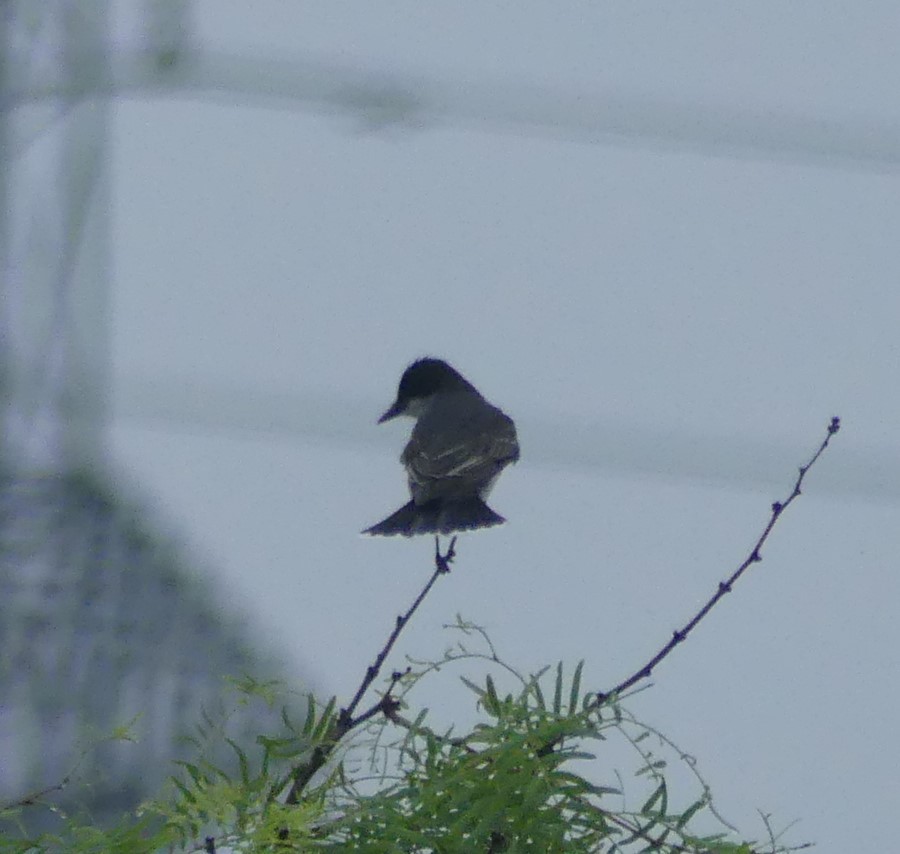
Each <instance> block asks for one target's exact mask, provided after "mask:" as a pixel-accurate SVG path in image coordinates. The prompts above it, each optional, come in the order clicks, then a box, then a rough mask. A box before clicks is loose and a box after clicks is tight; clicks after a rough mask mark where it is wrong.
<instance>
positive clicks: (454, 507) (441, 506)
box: [363, 496, 506, 537]
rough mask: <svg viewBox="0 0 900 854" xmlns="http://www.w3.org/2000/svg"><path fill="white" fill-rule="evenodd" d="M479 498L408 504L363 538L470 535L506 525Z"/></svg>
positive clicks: (500, 517)
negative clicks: (468, 533) (467, 533)
mask: <svg viewBox="0 0 900 854" xmlns="http://www.w3.org/2000/svg"><path fill="white" fill-rule="evenodd" d="M505 521H506V519H504V518H503V517H502V516H501V515H500V514H499V513H495V512H494V511H493V510H491V508H490V507H488V506H487V504H485V503H484V502H483V501H482V500H481V499H480V498H478V497H475V496H473V497H471V498H462V499H457V500H455V501H448V500H444V499H439V500H435V501H429V502H428V503H427V504H416V503H415V502H413V501H409V502H407V503H406V504H404V505H403V506H402V507H401V508H400V509H399V510H398V511H397V512H396V513H392V514H391V515H390V516H388V517H387V519H385V520H384V521H382V522H379V523H378V524H377V525H373V526H372V527H371V528H366V530H365V531H363V533H364V534H371V535H372V536H376V537H377V536H380V537H391V536H394V535H396V534H402V535H403V536H404V537H412V536H413V535H414V534H452V533H454V532H455V531H471V530H473V529H475V528H490V527H491V526H492V525H500V524H502V523H503V522H505Z"/></svg>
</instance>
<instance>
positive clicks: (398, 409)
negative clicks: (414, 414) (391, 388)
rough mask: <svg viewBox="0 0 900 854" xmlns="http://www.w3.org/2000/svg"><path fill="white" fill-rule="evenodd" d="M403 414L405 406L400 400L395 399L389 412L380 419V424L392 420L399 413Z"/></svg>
mask: <svg viewBox="0 0 900 854" xmlns="http://www.w3.org/2000/svg"><path fill="white" fill-rule="evenodd" d="M402 414H403V406H402V404H401V403H400V401H399V400H395V401H394V402H393V403H392V404H391V406H390V408H389V409H388V411H387V412H385V413H384V415H382V416H381V418H379V419H378V423H379V424H384V422H385V421H390V420H391V419H392V418H396V417H397V416H398V415H402Z"/></svg>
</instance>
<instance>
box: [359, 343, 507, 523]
mask: <svg viewBox="0 0 900 854" xmlns="http://www.w3.org/2000/svg"><path fill="white" fill-rule="evenodd" d="M398 415H408V416H410V417H411V418H415V419H416V425H415V427H413V431H412V436H411V437H410V440H409V443H408V444H407V446H406V447H405V448H404V449H403V453H402V454H401V455H400V462H402V463H403V465H404V466H405V467H406V477H407V480H408V482H409V493H410V495H411V496H412V499H411V500H410V501H409V502H408V503H406V504H404V505H403V507H401V508H400V509H399V510H398V511H397V512H396V513H392V514H391V515H390V516H388V517H387V519H385V520H384V521H383V522H379V523H378V524H377V525H373V526H372V527H371V528H367V529H366V530H365V531H363V533H364V534H373V535H381V536H391V535H394V534H402V535H403V536H404V537H411V536H412V535H413V534H452V533H453V532H454V531H468V530H471V529H473V528H488V527H490V526H491V525H499V524H501V523H502V522H505V521H506V520H505V519H504V518H503V517H502V516H500V515H499V514H497V513H495V512H494V511H493V510H491V508H490V507H488V506H487V504H485V499H486V498H487V496H488V493H489V492H490V491H491V487H492V486H493V485H494V481H495V480H496V479H497V477H498V475H499V474H500V472H501V471H503V469H504V468H505V467H506V466H507V465H509V464H510V463H514V462H515V461H516V460H518V459H519V443H518V441H517V439H516V425H515V424H513V421H512V419H511V418H510V417H509V416H507V415H506V414H505V413H503V412H501V411H500V410H499V409H497V407H496V406H491V404H490V403H488V402H487V401H486V400H485V399H484V398H483V397H482V396H481V395H480V394H479V393H478V391H477V389H476V388H475V386H473V385H472V384H471V383H470V382H469V381H468V380H466V379H465V378H464V377H463V376H462V375H461V374H460V373H459V372H458V371H456V370H454V369H453V368H451V367H450V365H448V364H447V363H446V362H443V361H441V360H440V359H430V358H429V359H419V360H418V361H416V362H413V363H412V364H411V365H410V366H409V367H408V368H407V369H406V370H405V371H404V372H403V376H402V377H401V378H400V387H399V389H398V390H397V399H396V400H395V401H394V402H393V403H392V404H391V406H390V408H389V409H388V410H387V412H385V413H384V415H382V416H381V418H379V419H378V423H379V424H383V423H384V422H385V421H389V420H390V419H391V418H396V417H397V416H398Z"/></svg>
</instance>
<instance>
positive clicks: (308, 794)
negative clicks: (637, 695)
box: [0, 619, 791, 854]
mask: <svg viewBox="0 0 900 854" xmlns="http://www.w3.org/2000/svg"><path fill="white" fill-rule="evenodd" d="M449 628H450V629H451V630H452V631H453V632H455V633H456V635H457V637H459V638H461V640H459V641H457V642H456V643H455V644H454V645H453V646H452V647H451V648H450V649H449V650H447V652H446V653H445V654H444V655H443V656H442V657H441V658H440V659H439V660H437V661H416V662H412V666H411V668H410V670H409V672H407V673H406V674H405V675H404V676H403V678H402V679H401V680H400V681H399V683H397V681H396V680H394V682H392V684H394V685H395V688H394V695H395V696H396V698H397V699H398V701H399V707H398V708H396V709H395V708H390V709H389V710H388V711H387V713H384V714H379V715H374V716H372V717H371V718H370V719H369V720H368V726H366V727H365V728H362V727H360V728H359V729H358V730H356V731H354V732H349V733H345V732H344V731H342V730H341V727H340V726H339V725H338V716H337V704H336V701H335V700H331V701H329V702H328V703H326V704H324V705H322V704H320V703H318V702H317V701H316V700H314V699H313V698H312V697H305V698H304V700H303V702H302V703H300V704H297V703H296V702H286V700H289V699H290V698H286V697H285V696H284V695H283V694H282V693H281V690H280V687H279V686H277V685H276V684H275V683H258V682H255V681H253V680H251V679H244V680H242V681H239V682H236V683H234V687H235V691H236V700H237V702H239V703H242V704H246V703H262V704H265V705H266V706H269V707H273V706H274V705H275V704H280V703H284V709H283V712H282V716H281V727H280V728H279V730H278V731H277V732H274V733H269V734H264V735H260V736H259V737H258V738H257V740H256V744H255V745H253V746H252V748H248V747H247V746H246V745H241V744H238V743H237V742H236V741H234V740H233V739H232V738H231V737H230V736H229V735H228V732H227V726H226V725H225V722H223V721H215V720H213V719H212V718H210V717H209V716H204V720H203V721H202V722H201V723H200V724H199V725H198V727H197V733H196V736H195V737H194V738H193V739H192V741H193V743H194V744H195V747H196V757H195V758H194V759H192V760H191V761H189V762H181V763H179V767H178V773H177V774H176V776H175V777H173V779H172V783H171V788H170V790H169V791H167V792H166V793H164V794H163V795H162V796H160V797H159V798H158V799H156V800H154V801H153V802H151V803H147V804H145V805H144V806H143V807H142V808H141V810H140V811H139V812H138V814H137V815H134V816H129V817H126V818H125V819H124V820H123V821H122V823H121V825H120V826H119V827H116V828H113V829H112V830H106V831H102V830H100V829H97V828H95V827H91V826H90V823H84V822H78V821H76V820H74V819H71V820H70V821H69V822H68V826H67V833H66V834H65V835H64V836H58V837H50V836H44V837H41V838H38V839H33V840H30V841H12V840H0V852H3V854H7V852H16V854H26V853H27V854H43V852H62V851H65V852H70V854H87V852H91V853H92V854H93V852H129V854H131V852H145V851H146V852H153V851H203V850H212V849H211V848H208V847H207V843H206V842H205V841H204V840H205V839H206V838H210V839H212V840H213V841H214V845H215V849H216V850H218V851H225V850H228V851H235V852H238V851H240V852H276V851H277V852H288V851H290V852H321V851H326V852H327V851H333V852H345V851H347V852H350V851H358V852H365V854H369V852H371V854H376V852H384V854H393V852H397V854H426V853H427V854H432V853H433V854H471V852H485V853H486V854H490V852H498V854H499V852H508V854H515V852H535V854H554V852H567V854H568V852H573V854H578V852H609V854H626V852H635V854H637V852H649V851H653V852H664V853H671V854H674V852H704V853H705V854H762V852H767V853H768V854H775V852H784V851H788V850H791V849H789V848H786V847H784V846H783V845H781V844H779V842H778V840H777V837H776V835H774V834H773V833H771V831H769V830H768V828H769V826H768V822H767V821H766V828H767V831H768V837H769V838H768V840H767V841H766V842H765V844H764V845H760V844H758V843H751V842H746V841H744V840H739V839H737V838H736V836H735V834H734V833H733V832H731V829H730V827H729V826H727V825H725V824H723V823H722V822H721V820H719V819H718V816H717V814H716V813H715V810H714V808H713V805H712V798H711V796H710V793H709V789H708V787H707V786H706V785H705V783H703V781H702V779H701V778H700V777H699V776H698V775H697V774H696V771H695V769H694V763H693V762H690V761H688V758H687V757H685V756H684V754H682V753H681V752H680V751H678V750H677V749H676V748H674V745H672V744H671V743H670V742H668V741H667V740H666V739H665V738H664V737H663V736H662V735H661V734H660V733H658V732H655V731H654V730H652V729H650V728H648V727H645V726H643V725H641V724H639V723H638V722H637V721H635V720H634V719H633V718H632V717H631V716H630V715H629V714H628V713H627V711H626V710H625V709H624V708H623V706H622V705H621V702H620V701H619V700H609V701H606V702H605V703H603V704H597V703H596V700H595V696H596V695H595V694H593V693H591V692H586V691H585V690H584V689H583V687H582V677H583V665H582V664H581V663H579V664H578V665H577V666H576V667H575V668H574V670H573V672H572V674H571V676H567V675H566V674H565V672H564V668H563V666H562V665H561V664H560V665H557V666H556V668H555V670H553V671H552V672H551V670H550V669H549V668H547V669H544V670H542V671H540V672H539V673H537V674H535V675H531V676H523V675H521V674H519V673H518V672H517V671H516V670H515V669H514V668H512V667H510V666H509V665H508V664H506V663H504V662H503V661H502V660H501V659H500V657H499V656H498V655H497V653H496V650H495V649H494V647H493V645H492V644H491V642H490V640H489V639H488V637H487V635H486V634H485V633H484V631H483V630H482V629H480V628H479V627H477V626H473V625H471V624H469V623H465V622H464V621H462V620H461V619H458V620H457V622H456V623H455V624H454V625H453V626H451V627H449ZM473 639H474V641H475V644H476V646H475V647H474V648H471V649H470V648H469V646H468V644H470V643H471V641H472V640H473ZM463 664H465V665H467V666H468V668H469V670H470V672H471V668H472V667H474V666H476V665H482V666H483V667H484V668H485V669H486V670H487V672H486V673H483V674H482V675H481V676H480V677H479V678H472V677H471V675H463V676H461V680H462V683H463V684H464V685H465V686H466V687H467V688H468V690H470V691H471V692H472V694H473V695H474V698H475V704H476V707H477V710H478V712H479V715H480V719H479V720H478V722H477V723H476V724H475V725H474V726H473V727H472V729H471V731H469V732H467V733H466V734H464V735H461V736H453V734H452V731H451V732H443V733H442V732H438V731H435V730H434V729H432V728H431V727H429V726H428V725H427V724H426V720H427V713H426V712H425V711H424V710H423V711H420V712H418V714H417V715H416V717H415V719H413V720H410V719H408V718H406V717H405V716H404V712H405V711H406V710H407V709H408V708H411V707H412V705H413V704H412V698H411V695H412V693H413V692H414V691H415V690H416V689H417V687H418V686H419V685H420V684H421V683H422V681H423V680H425V679H426V678H427V679H429V680H430V679H432V678H434V677H435V675H436V674H437V673H438V672H440V671H442V670H444V669H445V668H449V667H461V666H462V665H463ZM501 683H503V684H504V685H505V684H506V683H510V684H511V685H512V686H513V689H512V690H510V689H509V688H501V687H500V685H501ZM298 707H299V709H300V710H301V711H300V712H299V714H298V711H297V709H298ZM614 738H616V739H618V740H619V742H620V743H622V744H623V745H624V746H625V747H627V749H628V750H630V751H633V755H634V756H635V757H636V760H637V761H636V762H635V763H634V768H633V770H632V773H631V775H630V777H631V780H632V781H633V782H632V783H630V784H629V786H628V787H626V786H625V785H624V784H623V782H622V780H623V778H622V777H621V776H620V775H619V774H617V773H615V772H611V771H610V768H609V762H608V761H607V760H606V757H605V754H607V753H608V751H609V748H610V744H611V742H612V739H614ZM222 743H224V744H227V745H228V746H229V748H230V751H231V753H232V754H233V759H234V761H233V763H232V764H231V765H230V766H229V767H228V768H223V767H220V766H219V765H216V764H215V763H213V762H212V761H211V760H210V759H209V758H208V757H209V756H211V755H214V753H215V751H214V750H213V747H214V746H217V745H219V746H220V745H221V744H222ZM665 750H668V751H669V752H670V753H673V754H674V755H676V756H677V757H679V758H680V759H681V760H684V765H685V766H686V767H687V768H688V769H689V771H690V773H691V774H693V775H694V777H695V779H696V782H697V787H696V788H697V792H696V794H695V795H694V796H693V797H684V796H683V795H682V796H681V797H678V798H675V797H672V795H671V794H670V790H669V783H668V782H667V779H666V777H665V776H664V775H665V773H666V771H667V770H668V769H667V760H666V759H665V758H664V757H663V756H662V752H664V751H665ZM317 751H318V752H319V755H320V756H322V755H328V756H329V757H330V759H329V762H328V763H326V764H324V765H323V767H319V765H317V764H312V765H311V764H310V763H311V761H312V759H313V757H314V755H316V752H317ZM360 755H366V756H367V757H368V758H367V759H366V760H365V761H361V760H360V759H359V757H360ZM598 757H600V759H598ZM320 764H321V763H320ZM310 769H313V770H315V773H312V771H311V770H310ZM610 775H612V779H611V780H605V781H603V780H602V779H599V778H601V777H603V776H606V777H609V776H610ZM307 779H308V783H306V785H305V786H303V788H302V792H301V794H300V797H299V800H298V803H296V804H292V805H290V806H287V805H285V804H284V797H285V792H286V791H287V790H288V789H289V788H290V787H291V785H292V783H294V782H295V780H301V781H306V780H307ZM626 788H629V789H632V790H633V791H630V792H626V791H625V789H626ZM632 799H634V800H635V802H636V803H637V804H638V805H637V806H633V807H630V806H629V805H628V804H629V801H630V800H632ZM23 808H26V807H25V806H23V805H18V806H15V807H13V808H12V810H7V812H15V811H16V810H21V809H23ZM27 808H33V807H31V806H28V807H27ZM710 826H712V832H709V828H710ZM698 827H700V828H702V830H698V829H697V828H698Z"/></svg>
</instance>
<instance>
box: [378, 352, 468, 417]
mask: <svg viewBox="0 0 900 854" xmlns="http://www.w3.org/2000/svg"><path fill="white" fill-rule="evenodd" d="M463 389H466V390H469V391H475V388H474V386H473V385H472V384H471V383H470V382H469V381H468V380H466V379H465V377H463V375H462V374H460V373H459V371H457V370H455V369H454V368H451V367H450V365H448V364H447V363H446V362H445V361H443V360H442V359H432V358H425V359H418V360H416V361H415V362H413V363H412V364H411V365H410V366H409V367H408V368H407V369H406V370H405V371H404V372H403V376H402V377H400V387H399V388H398V389H397V399H396V400H395V401H394V402H393V404H391V407H390V408H389V409H388V411H387V412H385V413H384V415H382V416H381V418H379V419H378V423H379V424H381V423H383V422H384V421H389V420H390V419H391V418H396V417H397V416H398V415H413V416H417V415H419V413H420V411H421V407H422V405H423V404H424V402H425V401H426V400H428V399H429V398H430V397H431V396H432V395H434V394H437V392H443V391H454V390H456V391H461V390H463ZM476 393H477V392H476Z"/></svg>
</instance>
